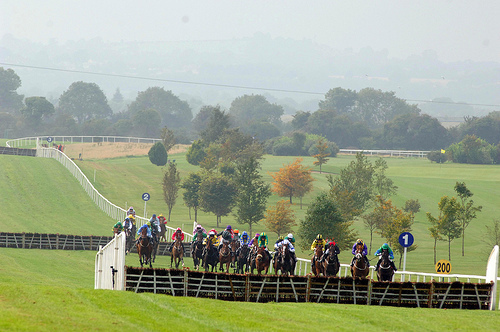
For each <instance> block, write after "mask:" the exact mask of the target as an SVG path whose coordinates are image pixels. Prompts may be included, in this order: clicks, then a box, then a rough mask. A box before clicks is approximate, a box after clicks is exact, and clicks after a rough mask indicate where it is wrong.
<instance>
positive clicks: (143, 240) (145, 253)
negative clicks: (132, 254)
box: [137, 228, 153, 268]
mask: <svg viewBox="0 0 500 332" xmlns="http://www.w3.org/2000/svg"><path fill="white" fill-rule="evenodd" d="M151 251H153V245H152V244H151V242H150V241H149V238H148V230H147V229H146V228H143V229H142V231H141V237H140V239H139V242H138V243H137V253H138V254H139V263H141V267H142V266H143V264H146V265H147V264H148V263H149V267H151V268H152V267H153V266H152V265H151Z"/></svg>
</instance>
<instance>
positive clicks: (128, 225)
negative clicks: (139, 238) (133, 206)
mask: <svg viewBox="0 0 500 332" xmlns="http://www.w3.org/2000/svg"><path fill="white" fill-rule="evenodd" d="M123 228H124V229H125V230H132V222H131V221H130V218H129V217H127V218H125V220H124V221H123Z"/></svg>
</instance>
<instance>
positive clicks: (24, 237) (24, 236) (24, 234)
mask: <svg viewBox="0 0 500 332" xmlns="http://www.w3.org/2000/svg"><path fill="white" fill-rule="evenodd" d="M25 240H26V233H25V232H23V246H22V248H23V249H24V248H25V246H24V241H25Z"/></svg>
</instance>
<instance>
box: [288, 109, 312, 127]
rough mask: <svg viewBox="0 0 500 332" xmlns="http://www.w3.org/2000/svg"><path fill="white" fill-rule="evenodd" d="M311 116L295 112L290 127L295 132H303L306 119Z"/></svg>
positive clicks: (308, 113)
mask: <svg viewBox="0 0 500 332" xmlns="http://www.w3.org/2000/svg"><path fill="white" fill-rule="evenodd" d="M310 116H311V112H304V111H297V113H295V115H294V116H293V119H292V127H293V129H295V130H304V129H305V128H306V125H307V119H309V117H310Z"/></svg>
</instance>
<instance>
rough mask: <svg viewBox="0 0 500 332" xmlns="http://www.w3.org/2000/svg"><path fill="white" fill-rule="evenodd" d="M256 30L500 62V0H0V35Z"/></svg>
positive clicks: (152, 37) (188, 34)
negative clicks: (432, 51) (433, 51)
mask: <svg viewBox="0 0 500 332" xmlns="http://www.w3.org/2000/svg"><path fill="white" fill-rule="evenodd" d="M257 32H262V33H266V34H269V35H270V36H271V37H286V38H294V39H310V40H313V41H315V42H318V43H321V44H325V45H328V46H330V47H332V48H334V49H338V50H344V49H347V48H352V49H353V50H354V51H358V50H359V49H361V48H363V47H366V46H370V47H372V48H373V49H374V50H383V49H387V50H388V52H389V57H395V58H406V57H408V56H409V55H412V54H421V53H422V52H423V51H425V50H428V49H432V50H435V51H436V52H437V55H438V57H439V59H440V60H442V61H445V62H448V61H457V60H468V59H470V60H473V61H495V62H499V61H500V1H499V0H481V1H475V0H466V1H440V0H430V1H427V0H424V1H396V0H394V1H387V0H366V1H356V0H345V1H334V0H326V1H323V0H321V1H303V0H286V1H260V0H253V1H242V0H241V1H240V0H231V1H209V0H199V1H187V0H181V1H179V0H175V1H165V0H160V1H150V0H149V1H148V0H143V1H137V0H134V1H128V0H120V1H118V0H85V1H80V0H1V1H0V38H1V36H3V35H4V34H6V33H11V34H13V35H14V37H16V38H27V39H30V40H32V41H39V42H44V43H46V42H48V41H49V40H50V39H52V38H54V39H56V40H58V41H59V42H64V41H66V40H78V39H82V38H83V39H91V38H94V37H101V38H102V39H103V40H105V41H120V40H123V41H132V40H136V41H142V40H147V41H162V40H164V41H183V40H189V41H192V40H227V39H232V38H241V37H251V36H252V35H254V34H255V33H257Z"/></svg>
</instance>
